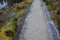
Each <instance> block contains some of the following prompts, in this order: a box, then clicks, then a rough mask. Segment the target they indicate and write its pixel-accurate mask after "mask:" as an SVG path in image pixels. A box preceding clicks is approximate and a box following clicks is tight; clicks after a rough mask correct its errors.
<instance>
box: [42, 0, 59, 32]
mask: <svg viewBox="0 0 60 40" xmlns="http://www.w3.org/2000/svg"><path fill="white" fill-rule="evenodd" d="M43 1H44V2H45V3H46V5H47V7H48V10H49V11H50V12H51V16H50V17H51V19H52V20H53V21H54V23H55V24H56V25H57V29H58V30H59V33H60V0H43Z"/></svg>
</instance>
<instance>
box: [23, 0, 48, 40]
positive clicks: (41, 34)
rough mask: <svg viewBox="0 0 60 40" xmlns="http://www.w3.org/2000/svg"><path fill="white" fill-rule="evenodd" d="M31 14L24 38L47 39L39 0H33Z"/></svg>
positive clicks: (28, 39) (45, 25)
mask: <svg viewBox="0 0 60 40" xmlns="http://www.w3.org/2000/svg"><path fill="white" fill-rule="evenodd" d="M31 13H32V14H31V15H30V18H29V20H28V25H27V26H26V30H25V32H24V37H25V39H26V40H49V36H48V26H47V24H46V21H45V18H44V15H43V11H42V8H41V2H40V0H34V2H33V3H32V8H31Z"/></svg>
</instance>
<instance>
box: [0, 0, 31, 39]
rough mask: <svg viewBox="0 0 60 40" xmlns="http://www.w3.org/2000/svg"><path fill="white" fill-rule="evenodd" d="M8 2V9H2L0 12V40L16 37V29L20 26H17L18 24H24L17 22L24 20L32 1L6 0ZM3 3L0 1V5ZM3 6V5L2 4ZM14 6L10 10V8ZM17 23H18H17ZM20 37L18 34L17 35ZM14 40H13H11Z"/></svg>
mask: <svg viewBox="0 0 60 40" xmlns="http://www.w3.org/2000/svg"><path fill="white" fill-rule="evenodd" d="M6 1H7V2H8V6H9V7H8V6H7V7H8V8H7V9H5V8H6V7H5V8H3V9H2V10H5V11H6V10H8V11H6V12H5V11H4V12H5V13H4V12H3V11H2V12H0V15H1V16H0V24H1V25H0V40H12V38H13V37H14V36H15V35H16V33H17V31H18V30H17V29H18V28H19V27H20V29H21V28H22V26H18V23H21V24H22V22H24V21H19V20H25V17H26V15H27V10H28V9H29V8H30V5H31V3H32V0H6ZM2 2H3V1H2V0H1V1H0V3H2ZM2 4H3V3H2ZM14 4H15V6H14V7H13V8H12V9H10V7H11V6H13V5H14ZM18 21H19V22H18ZM19 35H20V34H19ZM13 40H14V39H13Z"/></svg>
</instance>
